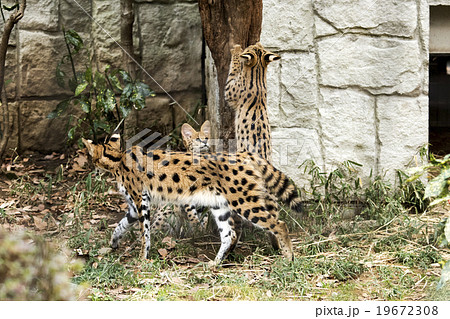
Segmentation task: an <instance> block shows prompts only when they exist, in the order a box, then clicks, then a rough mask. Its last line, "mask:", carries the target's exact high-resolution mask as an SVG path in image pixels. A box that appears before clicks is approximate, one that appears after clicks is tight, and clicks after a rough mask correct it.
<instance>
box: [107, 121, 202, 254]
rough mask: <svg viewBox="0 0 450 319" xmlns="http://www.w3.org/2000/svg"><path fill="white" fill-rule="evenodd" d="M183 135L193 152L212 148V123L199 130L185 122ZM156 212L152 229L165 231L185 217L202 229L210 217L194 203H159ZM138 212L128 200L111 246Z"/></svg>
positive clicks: (173, 230) (120, 236)
mask: <svg viewBox="0 0 450 319" xmlns="http://www.w3.org/2000/svg"><path fill="white" fill-rule="evenodd" d="M181 136H182V140H183V144H184V146H185V147H186V150H188V151H190V152H193V153H202V152H207V151H209V149H210V136H211V123H210V122H209V121H205V122H204V123H203V124H202V126H201V128H200V131H199V132H197V131H196V130H195V129H194V128H192V126H190V125H189V124H187V123H184V124H183V125H182V126H181ZM156 210H157V211H156V212H155V214H154V216H153V218H152V220H153V223H152V224H151V230H152V231H153V230H155V231H156V230H159V231H161V232H163V233H172V234H173V233H175V232H176V231H175V229H176V228H177V227H176V226H174V225H173V224H174V223H176V224H180V223H181V222H182V220H184V218H185V217H187V220H188V222H189V225H190V226H193V227H198V228H200V229H205V228H206V225H207V222H208V219H207V217H206V216H205V217H204V218H201V216H200V214H199V213H198V212H197V209H196V207H195V206H193V205H188V204H186V205H183V206H178V205H168V204H165V205H157V207H156ZM173 215H174V219H175V221H174V223H172V222H169V218H170V217H171V216H173ZM137 218H138V214H137V209H136V206H135V205H132V204H130V203H129V202H128V210H127V212H126V214H125V217H124V218H122V219H121V220H120V222H119V224H118V225H117V226H116V228H115V229H114V232H113V235H112V238H111V247H112V248H114V249H116V248H117V247H118V246H119V241H120V240H121V239H122V237H123V236H124V235H125V233H126V232H127V231H128V230H129V229H130V228H131V226H133V224H135V223H136V222H137Z"/></svg>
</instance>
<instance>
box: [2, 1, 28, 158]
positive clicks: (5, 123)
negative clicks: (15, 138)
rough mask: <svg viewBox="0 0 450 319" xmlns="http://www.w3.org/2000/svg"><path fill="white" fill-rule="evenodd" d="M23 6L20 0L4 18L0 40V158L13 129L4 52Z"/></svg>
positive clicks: (24, 4)
mask: <svg viewBox="0 0 450 319" xmlns="http://www.w3.org/2000/svg"><path fill="white" fill-rule="evenodd" d="M25 8H26V0H20V2H19V7H18V8H17V10H16V11H14V12H13V13H11V15H10V16H9V18H8V20H6V23H5V26H4V28H3V35H2V40H1V42H0V98H1V103H0V107H1V115H2V119H1V121H2V123H0V124H1V127H0V130H1V131H0V133H1V135H0V159H1V158H3V155H4V154H5V150H6V145H7V144H8V140H9V136H10V134H11V131H12V129H13V127H12V125H13V121H12V120H11V115H10V110H9V107H8V101H7V99H6V90H5V88H4V83H5V64H6V52H7V50H8V42H9V38H10V36H11V32H12V30H13V28H14V25H15V24H16V23H17V22H19V20H20V19H22V17H23V14H24V12H25Z"/></svg>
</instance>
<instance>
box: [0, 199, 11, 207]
mask: <svg viewBox="0 0 450 319" xmlns="http://www.w3.org/2000/svg"><path fill="white" fill-rule="evenodd" d="M12 205H14V200H11V201H9V202H6V203H3V204H1V205H0V208H8V207H11V206H12Z"/></svg>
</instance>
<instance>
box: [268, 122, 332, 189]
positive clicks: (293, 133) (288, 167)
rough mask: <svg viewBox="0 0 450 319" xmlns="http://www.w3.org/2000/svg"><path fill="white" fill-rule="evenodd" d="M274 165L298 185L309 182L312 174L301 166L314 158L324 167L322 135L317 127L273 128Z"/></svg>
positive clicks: (315, 161)
mask: <svg viewBox="0 0 450 319" xmlns="http://www.w3.org/2000/svg"><path fill="white" fill-rule="evenodd" d="M272 149H273V154H272V161H273V165H274V166H275V167H277V168H278V169H280V170H281V171H283V172H284V173H285V174H287V175H288V176H289V177H290V178H292V179H293V180H294V181H295V183H297V185H298V186H305V185H306V184H308V179H309V177H310V176H308V175H305V174H304V173H303V170H302V169H301V168H299V166H301V165H302V164H304V163H305V161H307V160H312V161H314V163H316V164H317V165H318V166H319V167H321V169H323V159H322V153H321V145H320V137H319V134H318V132H317V130H315V129H307V128H274V129H273V130H272Z"/></svg>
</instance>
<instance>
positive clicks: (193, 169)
mask: <svg viewBox="0 0 450 319" xmlns="http://www.w3.org/2000/svg"><path fill="white" fill-rule="evenodd" d="M83 142H84V144H85V145H86V147H87V149H88V151H89V154H90V155H91V157H92V161H93V163H94V165H95V166H96V167H98V168H101V169H104V170H107V171H109V172H111V173H112V174H113V176H114V178H115V179H116V181H117V183H118V186H119V190H120V191H121V192H122V193H123V194H124V196H125V198H126V200H127V202H128V204H129V205H130V206H131V207H132V209H133V210H135V211H136V212H137V214H136V215H137V216H136V219H137V220H138V221H139V225H140V230H141V233H142V250H141V255H142V256H143V257H144V258H148V256H149V250H150V215H149V205H150V203H151V202H171V203H175V204H178V205H186V204H194V205H199V206H204V207H209V208H210V210H211V214H212V215H213V217H214V219H215V221H216V223H217V226H218V229H219V232H220V237H221V246H220V249H219V252H218V253H217V256H216V258H215V263H220V262H221V261H222V260H223V259H224V258H225V256H226V255H227V254H228V252H229V251H230V250H231V249H232V248H233V247H234V246H235V245H236V243H237V241H238V240H239V235H240V234H239V233H238V232H237V231H235V230H234V228H235V227H234V226H235V225H234V222H233V219H230V216H232V215H238V216H239V217H240V218H244V219H246V220H249V221H250V222H252V223H253V224H254V225H256V226H258V227H261V228H263V229H265V230H267V231H269V232H271V233H273V234H274V235H275V236H276V237H277V239H278V243H279V246H280V249H281V251H282V253H283V255H284V256H285V257H286V258H288V259H292V258H293V251H292V243H291V240H290V238H289V236H288V229H287V227H286V224H285V223H284V222H283V221H280V220H279V219H278V211H277V209H276V203H275V201H274V198H275V199H280V200H282V201H284V202H285V203H286V204H287V205H289V206H290V207H291V208H292V209H293V210H298V208H299V204H300V199H299V197H298V192H297V189H296V187H295V185H293V183H292V182H291V181H290V180H289V178H288V177H287V176H286V175H284V174H283V173H282V172H280V171H278V170H277V169H275V168H274V167H273V166H272V165H270V164H269V163H268V162H267V161H266V160H264V159H262V158H257V157H255V156H253V155H252V154H250V153H237V154H226V153H212V154H195V153H190V152H168V151H163V150H152V151H148V152H146V151H144V150H143V149H142V148H141V147H138V146H134V147H132V148H131V149H128V150H126V151H125V152H122V151H121V150H120V136H119V135H118V134H114V135H113V136H112V137H111V138H110V140H109V141H108V142H106V143H105V144H97V145H96V144H93V142H92V141H90V140H84V139H83ZM238 220H239V219H238Z"/></svg>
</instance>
